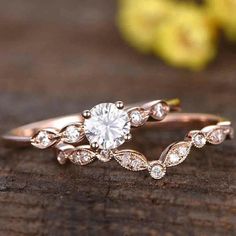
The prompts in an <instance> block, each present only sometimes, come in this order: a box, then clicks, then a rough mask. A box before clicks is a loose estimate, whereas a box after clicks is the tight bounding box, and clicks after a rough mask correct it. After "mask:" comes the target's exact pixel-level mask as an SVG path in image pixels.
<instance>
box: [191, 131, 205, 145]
mask: <svg viewBox="0 0 236 236" xmlns="http://www.w3.org/2000/svg"><path fill="white" fill-rule="evenodd" d="M192 141H193V144H194V146H195V147H197V148H201V147H203V146H204V145H205V144H206V138H205V136H204V134H202V133H197V134H195V135H194V136H193V137H192Z"/></svg>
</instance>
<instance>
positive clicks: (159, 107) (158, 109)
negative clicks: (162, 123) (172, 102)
mask: <svg viewBox="0 0 236 236" xmlns="http://www.w3.org/2000/svg"><path fill="white" fill-rule="evenodd" d="M167 113H168V105H167V104H165V103H163V102H159V103H157V104H156V105H155V106H154V107H153V115H152V116H153V117H154V118H155V119H158V120H162V119H164V118H165V116H166V115H167Z"/></svg>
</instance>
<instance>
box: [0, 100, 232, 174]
mask: <svg viewBox="0 0 236 236" xmlns="http://www.w3.org/2000/svg"><path fill="white" fill-rule="evenodd" d="M194 121H196V122H200V123H202V125H205V124H207V125H206V126H203V127H202V128H201V129H200V130H190V131H189V132H188V133H187V134H186V136H185V138H184V139H183V140H182V141H179V142H175V143H172V144H171V145H169V146H168V147H167V148H166V149H165V150H164V151H163V152H162V153H161V155H160V157H159V158H157V159H156V160H152V161H148V160H147V158H146V157H145V156H144V155H143V154H142V153H140V152H138V151H135V150H131V149H123V150H121V149H118V148H119V147H120V146H122V144H123V143H125V142H127V141H129V140H130V139H131V138H132V134H131V131H132V130H133V129H136V128H139V127H141V126H148V123H151V122H152V124H154V123H156V124H157V125H166V126H170V125H173V124H179V123H182V124H187V123H191V122H194ZM232 138H233V128H232V126H231V122H230V121H227V120H226V119H224V118H222V117H219V116H215V115H210V114H201V113H181V112H180V101H179V100H178V99H173V100H168V101H164V100H155V101H151V102H148V103H138V104H135V105H129V106H124V104H123V102H121V101H118V102H116V103H100V104H98V105H96V106H94V107H93V108H92V109H91V110H86V111H84V112H82V113H81V114H75V115H70V116H64V117H59V118H54V119H49V120H44V121H39V122H35V123H31V124H28V125H25V126H21V127H18V128H16V129H13V130H11V131H9V132H8V133H7V134H5V135H3V136H2V139H3V141H4V143H5V144H6V145H8V146H13V145H14V146H28V145H33V146H34V147H36V148H39V149H47V148H53V149H55V150H56V151H57V160H58V162H59V163H60V164H65V163H66V162H67V160H69V161H71V162H72V163H74V164H77V165H87V164H89V163H91V162H93V161H94V160H96V159H97V160H100V161H102V162H108V161H110V160H112V159H115V160H116V161H117V162H118V163H119V164H120V165H121V166H122V167H124V168H126V169H128V170H131V171H142V170H148V171H149V173H150V175H151V177H153V178H154V179H161V178H162V177H163V176H164V175H165V173H166V169H167V168H169V167H172V166H176V165H178V164H180V163H182V162H183V161H184V160H185V159H186V158H187V156H188V155H189V153H190V150H191V149H192V147H196V148H202V147H204V146H205V144H213V145H218V144H221V143H222V142H223V141H225V140H226V139H232Z"/></svg>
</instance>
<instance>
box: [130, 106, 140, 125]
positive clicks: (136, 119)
mask: <svg viewBox="0 0 236 236" xmlns="http://www.w3.org/2000/svg"><path fill="white" fill-rule="evenodd" d="M130 120H131V124H132V125H134V126H138V125H141V124H142V123H143V122H142V121H143V118H142V114H141V113H140V111H137V110H135V111H132V112H131V113H130Z"/></svg>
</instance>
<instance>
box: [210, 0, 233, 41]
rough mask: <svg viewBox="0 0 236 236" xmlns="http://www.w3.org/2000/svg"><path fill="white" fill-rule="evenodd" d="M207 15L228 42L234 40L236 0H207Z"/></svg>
mask: <svg viewBox="0 0 236 236" xmlns="http://www.w3.org/2000/svg"><path fill="white" fill-rule="evenodd" d="M207 7H208V11H209V13H210V14H211V15H212V16H213V17H214V18H215V20H216V21H217V22H218V23H219V25H220V26H221V27H222V29H223V30H224V32H225V34H226V36H227V37H228V38H229V39H230V40H236V0H207Z"/></svg>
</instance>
